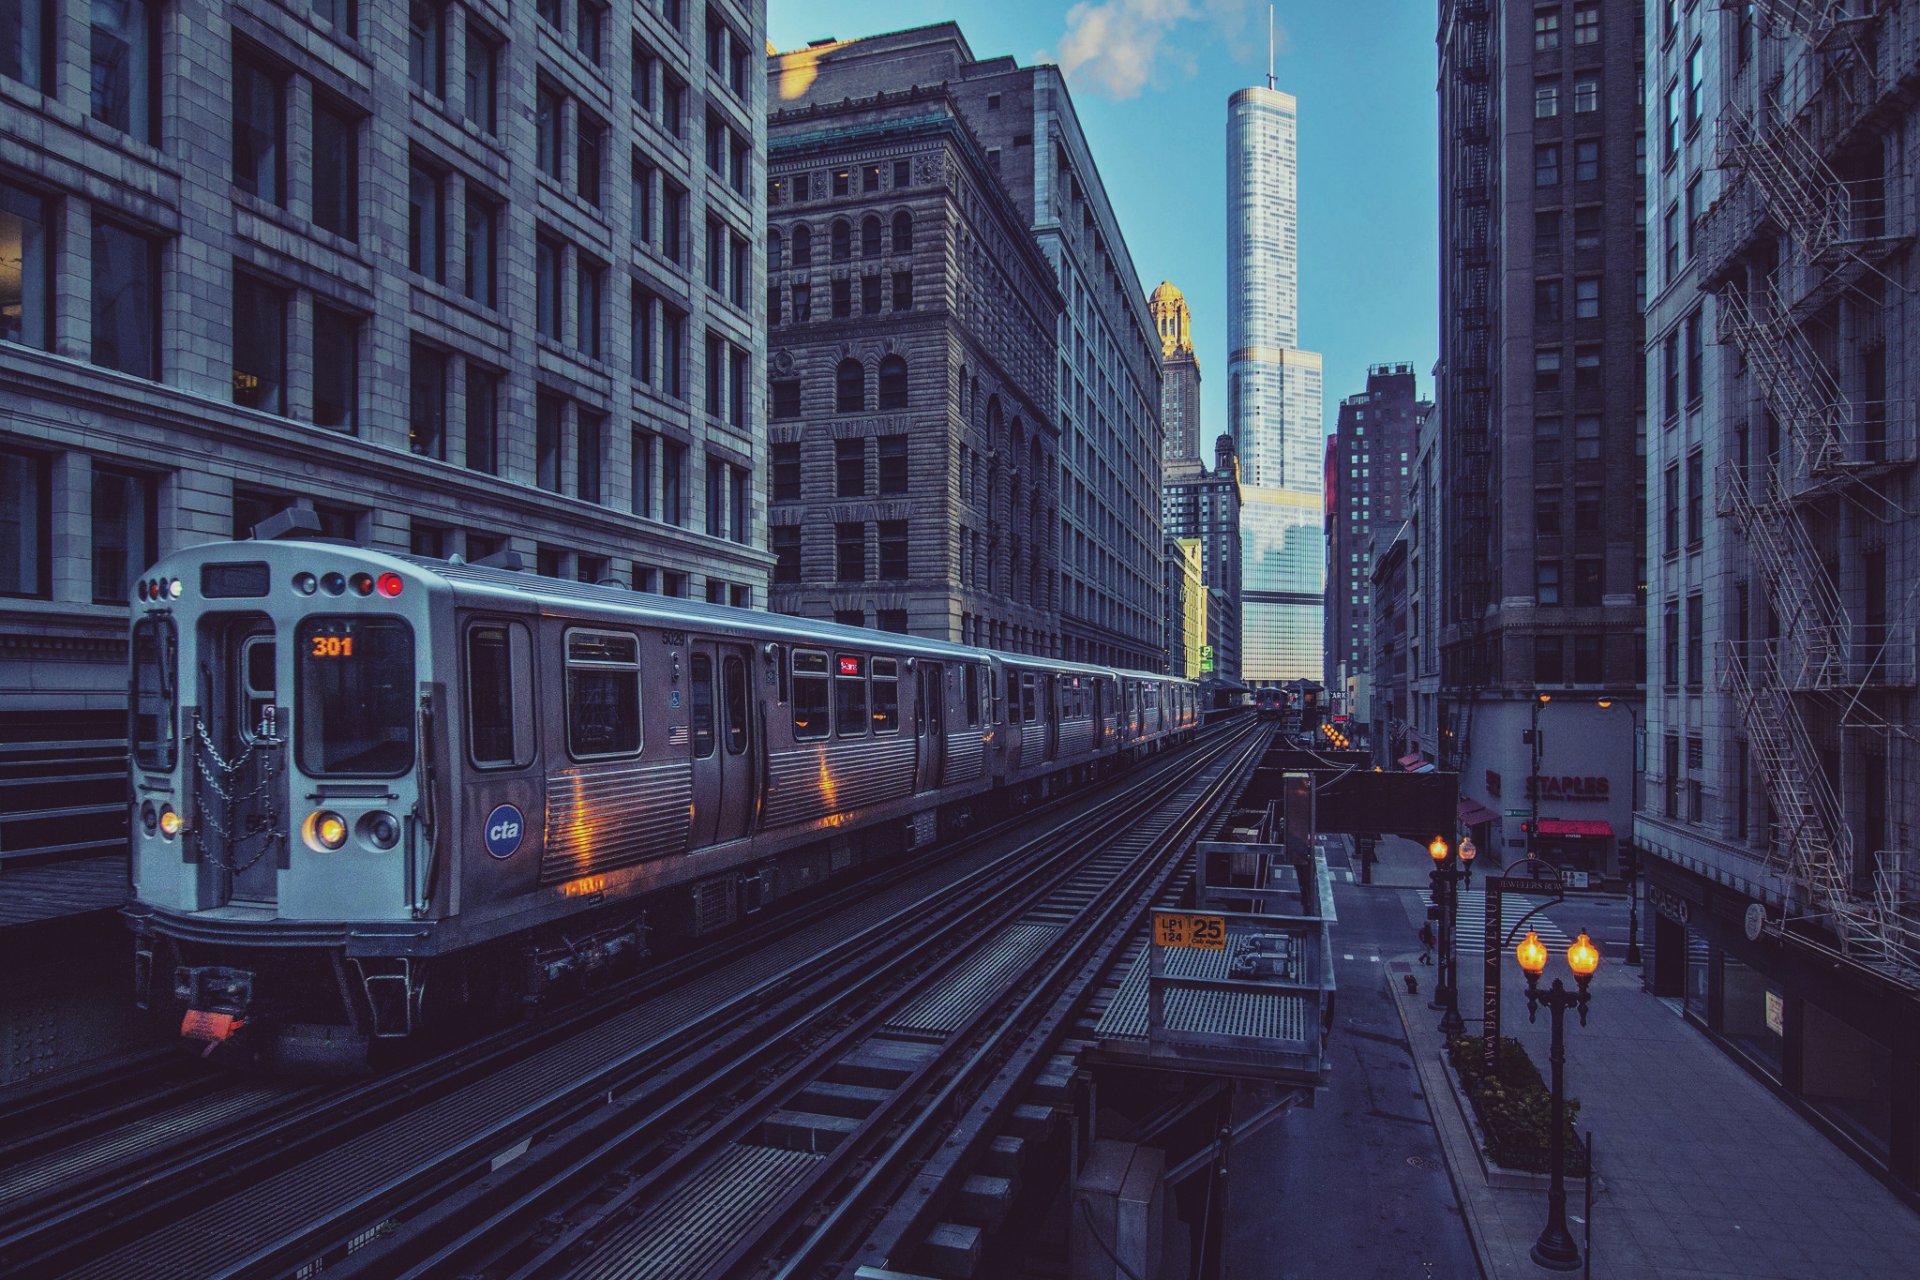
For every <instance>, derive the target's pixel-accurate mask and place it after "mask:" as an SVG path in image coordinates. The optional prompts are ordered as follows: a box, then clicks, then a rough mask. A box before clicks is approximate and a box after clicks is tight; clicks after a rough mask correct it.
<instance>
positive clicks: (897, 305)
mask: <svg viewBox="0 0 1920 1280" xmlns="http://www.w3.org/2000/svg"><path fill="white" fill-rule="evenodd" d="M893 309H894V310H895V311H911V310H913V272H911V271H896V272H894V273H893Z"/></svg>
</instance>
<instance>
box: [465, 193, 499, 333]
mask: <svg viewBox="0 0 1920 1280" xmlns="http://www.w3.org/2000/svg"><path fill="white" fill-rule="evenodd" d="M499 225H500V224H499V206H498V205H496V204H494V203H493V202H492V201H490V200H486V199H484V198H482V197H481V196H478V195H476V194H474V191H473V188H472V187H471V186H469V187H468V188H467V210H466V255H465V257H466V265H465V268H464V270H465V275H464V276H463V277H462V278H461V282H460V291H461V292H462V293H464V294H466V295H467V297H468V298H470V299H472V300H473V301H475V302H477V303H479V304H480V305H481V306H483V307H491V306H494V305H496V294H495V292H494V262H495V261H496V259H497V258H498V245H499V240H498V236H499Z"/></svg>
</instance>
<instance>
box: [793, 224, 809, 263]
mask: <svg viewBox="0 0 1920 1280" xmlns="http://www.w3.org/2000/svg"><path fill="white" fill-rule="evenodd" d="M793 265H794V266H796V267H810V266H812V265H813V228H812V227H809V226H808V225H807V224H806V223H804V222H803V223H801V224H800V225H799V226H797V227H795V228H794V229H793Z"/></svg>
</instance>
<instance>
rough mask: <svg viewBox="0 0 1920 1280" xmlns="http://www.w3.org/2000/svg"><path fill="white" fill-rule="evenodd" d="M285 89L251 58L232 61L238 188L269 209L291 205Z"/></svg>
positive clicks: (274, 75)
mask: <svg viewBox="0 0 1920 1280" xmlns="http://www.w3.org/2000/svg"><path fill="white" fill-rule="evenodd" d="M286 137H287V119H286V83H285V81H284V79H283V78H282V76H281V74H280V73H279V72H278V71H276V70H273V69H271V68H269V67H268V66H267V65H266V64H265V63H263V62H261V61H260V60H259V59H258V58H255V57H253V56H251V55H249V54H245V53H238V52H236V53H235V54H234V58H233V183H234V185H235V186H237V187H239V188H240V189H241V190H242V191H244V192H246V193H247V194H248V195H250V196H253V197H254V198H256V199H259V200H264V201H266V202H267V203H268V204H278V205H284V204H285V203H286V202H287V193H286V164H285V149H286Z"/></svg>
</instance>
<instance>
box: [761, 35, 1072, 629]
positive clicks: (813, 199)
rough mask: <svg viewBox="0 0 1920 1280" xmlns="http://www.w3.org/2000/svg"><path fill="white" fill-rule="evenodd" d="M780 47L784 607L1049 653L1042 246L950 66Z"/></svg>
mask: <svg viewBox="0 0 1920 1280" xmlns="http://www.w3.org/2000/svg"><path fill="white" fill-rule="evenodd" d="M768 69H769V75H770V84H771V92H772V94H773V98H774V102H775V104H776V109H775V111H774V114H773V116H772V119H771V122H770V124H769V129H768V139H769V146H770V148H771V155H770V161H769V177H768V185H767V190H768V200H769V206H770V215H769V230H768V236H767V246H768V257H769V268H770V272H769V287H768V291H767V311H768V316H769V319H770V321H771V328H770V340H769V357H768V365H769V377H770V383H769V385H770V387H771V396H770V404H771V409H770V415H771V423H770V428H769V431H770V449H771V456H772V467H773V476H772V489H771V507H770V515H769V524H770V529H769V533H770V537H771V542H772V547H773V551H774V555H775V569H774V583H773V587H772V605H773V607H774V608H776V609H779V610H782V611H785V612H789V613H796V614H802V615H806V616H810V617H817V618H832V619H834V620H837V621H840V622H846V623H851V624H854V625H856V626H877V627H880V628H882V629H884V630H892V631H910V632H912V633H914V634H916V635H926V636H937V637H939V638H941V639H946V640H956V641H961V642H963V643H969V644H972V643H978V644H987V645H993V646H995V647H997V648H1003V649H1012V650H1016V651H1019V652H1025V653H1057V652H1058V651H1059V647H1060V643H1061V638H1060V614H1059V593H1058V588H1057V577H1056V572H1057V570H1056V565H1055V553H1054V530H1055V524H1056V521H1057V519H1058V511H1059V497H1058V490H1057V487H1056V482H1057V467H1058V458H1059V451H1060V444H1059V431H1058V429H1057V428H1056V426H1055V423H1054V417H1053V405H1054V395H1053V392H1054V362H1053V359H1052V334H1053V330H1054V325H1055V323H1056V322H1057V321H1058V319H1059V316H1060V312H1061V308H1062V302H1061V299H1060V295H1059V293H1058V291H1057V290H1056V289H1055V288H1054V285H1053V271H1052V268H1051V267H1050V265H1049V264H1048V262H1047V260H1046V259H1045V258H1044V257H1043V256H1042V255H1041V253H1040V251H1039V248H1038V246H1037V245H1036V244H1035V242H1034V238H1033V234H1032V233H1031V232H1030V231H1029V230H1028V228H1027V225H1026V222H1025V220H1024V218H1023V217H1022V216H1021V214H1020V212H1019V210H1017V209H1016V208H1015V207H1014V206H1013V204H1012V202H1011V201H1010V200H1009V199H1008V198H1007V195H1006V193H1005V191H1004V190H1003V189H1002V188H1001V186H1000V183H999V180H998V178H997V177H996V176H995V174H994V172H993V170H992V168H991V167H990V165H989V162H988V160H987V155H986V151H985V149H984V148H983V147H982V146H981V145H980V143H979V141H978V139H976V138H975V136H974V134H973V132H972V131H971V130H970V129H969V128H968V127H967V124H966V121H965V120H964V119H963V117H962V115H961V113H960V111H959V108H958V106H957V105H956V103H955V101H954V99H953V97H952V95H951V94H950V93H948V92H947V91H946V90H945V89H944V88H942V87H940V86H938V85H934V86H928V87H902V86H900V85H897V84H896V85H893V86H892V87H888V81H887V78H886V77H884V76H878V77H876V74H875V68H874V67H873V66H872V65H871V64H869V63H865V62H862V61H859V60H841V59H837V58H833V57H823V56H822V51H821V49H819V48H810V49H805V50H801V51H799V52H797V53H790V54H782V55H778V56H776V57H774V58H773V59H771V60H770V62H769V68H768ZM803 81H804V84H803V83H802V82H803ZM781 103H787V104H789V105H784V106H783V105H779V104H781Z"/></svg>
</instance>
